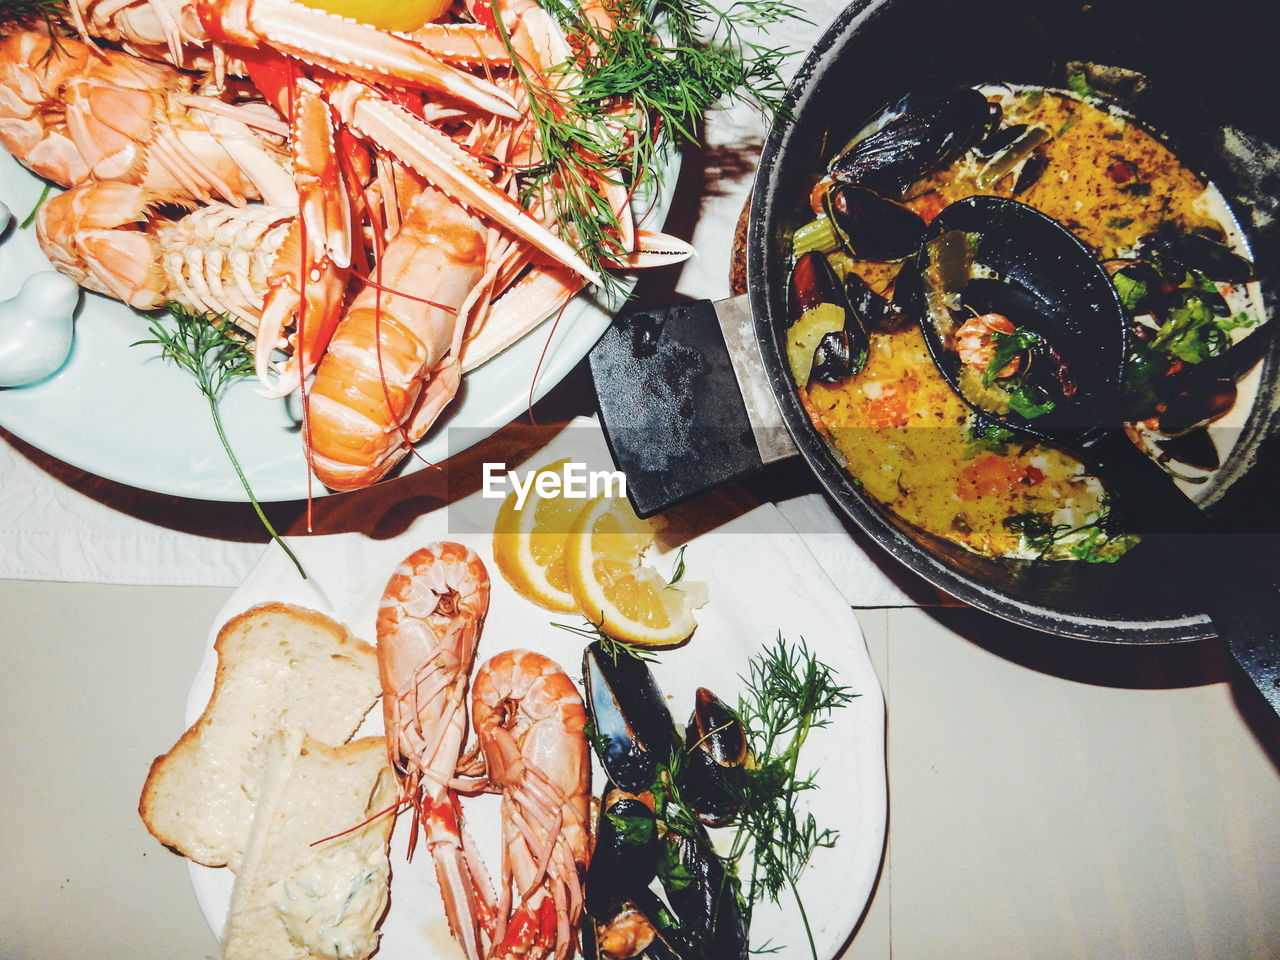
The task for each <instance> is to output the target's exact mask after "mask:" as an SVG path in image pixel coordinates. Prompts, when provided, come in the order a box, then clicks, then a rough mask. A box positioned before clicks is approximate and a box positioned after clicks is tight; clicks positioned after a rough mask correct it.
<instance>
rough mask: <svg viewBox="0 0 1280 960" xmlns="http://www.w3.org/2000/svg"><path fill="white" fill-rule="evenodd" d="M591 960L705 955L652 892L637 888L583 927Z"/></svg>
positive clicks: (695, 959)
mask: <svg viewBox="0 0 1280 960" xmlns="http://www.w3.org/2000/svg"><path fill="white" fill-rule="evenodd" d="M582 955H583V956H584V957H586V958H588V960H633V958H635V960H640V958H643V960H701V958H702V957H703V953H702V952H701V951H700V950H699V949H698V948H697V946H696V945H695V944H694V943H693V941H692V940H691V939H690V938H689V937H688V936H687V935H686V934H685V933H684V932H683V931H682V930H680V928H679V925H678V924H677V923H676V921H675V918H674V917H672V915H671V911H670V909H669V908H668V907H667V905H666V904H664V903H663V902H662V900H661V899H660V898H659V897H658V895H657V894H655V893H654V892H653V891H652V890H648V889H643V888H642V889H638V890H636V892H635V893H634V894H633V895H632V896H630V897H628V898H627V899H625V900H623V901H622V902H620V903H619V904H618V905H617V907H616V909H614V910H612V911H611V912H609V913H608V914H606V915H603V916H599V917H597V916H594V915H592V917H591V920H590V922H588V923H585V924H583V930H582Z"/></svg>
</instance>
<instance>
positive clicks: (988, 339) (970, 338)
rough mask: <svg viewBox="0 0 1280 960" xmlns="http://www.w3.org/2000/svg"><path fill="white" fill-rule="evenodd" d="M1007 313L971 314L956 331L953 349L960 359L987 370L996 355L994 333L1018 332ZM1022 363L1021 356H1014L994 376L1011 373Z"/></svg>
mask: <svg viewBox="0 0 1280 960" xmlns="http://www.w3.org/2000/svg"><path fill="white" fill-rule="evenodd" d="M1017 329H1018V328H1017V327H1015V326H1014V325H1013V321H1011V320H1010V319H1009V318H1008V317H1006V316H1002V315H1001V314H998V313H984V314H982V315H981V316H974V317H970V318H969V319H968V320H966V321H965V322H964V323H963V324H961V325H960V328H959V329H958V330H957V331H956V334H955V338H956V353H957V354H958V355H959V357H960V362H961V363H964V364H966V365H968V366H970V367H974V368H975V369H977V370H986V369H987V367H989V366H990V365H991V361H992V360H994V359H995V355H996V342H995V334H997V333H1000V334H1005V335H1008V334H1012V333H1015V332H1017ZM1021 367H1022V358H1021V357H1014V358H1013V359H1012V360H1010V361H1009V362H1008V363H1007V364H1005V366H1004V368H1003V369H1002V370H1001V371H1000V372H999V373H997V374H996V375H995V378H994V379H1003V378H1004V377H1012V376H1013V375H1014V374H1015V373H1017V372H1018V370H1019V369H1021Z"/></svg>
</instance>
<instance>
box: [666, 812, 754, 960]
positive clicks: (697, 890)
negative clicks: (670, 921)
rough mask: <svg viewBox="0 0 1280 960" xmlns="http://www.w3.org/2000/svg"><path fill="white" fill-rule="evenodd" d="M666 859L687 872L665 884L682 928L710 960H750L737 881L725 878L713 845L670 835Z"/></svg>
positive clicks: (704, 835)
mask: <svg viewBox="0 0 1280 960" xmlns="http://www.w3.org/2000/svg"><path fill="white" fill-rule="evenodd" d="M663 842H664V843H666V844H668V853H667V856H668V857H669V859H670V860H671V861H674V862H675V863H678V864H679V865H680V866H681V867H683V868H684V869H683V870H682V871H681V872H682V874H683V876H682V877H681V878H680V880H679V882H667V881H664V883H663V889H664V890H665V891H666V894H667V898H668V899H669V900H670V901H671V909H672V910H674V911H675V914H676V916H677V917H679V918H680V924H681V926H683V927H684V928H685V929H686V930H688V931H689V933H690V935H691V936H692V937H693V938H694V939H695V940H697V941H698V942H700V943H702V944H703V945H704V947H705V955H706V957H707V960H747V956H748V947H747V925H746V923H745V921H744V919H743V916H742V912H741V910H739V909H738V898H737V896H736V895H735V891H734V886H735V885H736V884H735V882H734V881H731V880H730V878H729V877H728V876H726V875H725V872H724V865H723V864H722V863H721V861H720V858H719V857H718V856H716V854H715V851H714V850H712V849H711V841H710V839H709V838H708V837H707V836H706V834H705V833H704V834H702V835H701V836H698V837H691V836H686V835H683V834H677V833H668V834H667V835H666V837H665V838H664V841H663Z"/></svg>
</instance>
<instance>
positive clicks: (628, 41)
mask: <svg viewBox="0 0 1280 960" xmlns="http://www.w3.org/2000/svg"><path fill="white" fill-rule="evenodd" d="M540 2H541V5H542V7H543V8H544V9H545V10H547V12H548V13H550V14H551V15H552V16H553V17H555V18H556V19H557V20H558V21H559V23H560V25H561V26H562V27H563V28H564V30H565V33H566V34H567V35H568V36H570V37H571V38H573V42H574V43H575V44H576V45H577V47H578V49H579V51H580V52H579V56H578V57H577V59H576V62H570V63H566V64H562V65H560V66H559V67H557V68H554V69H553V70H551V71H549V73H548V74H547V75H545V76H543V77H535V76H533V75H532V73H531V71H530V70H528V69H527V68H526V67H525V65H524V64H523V63H522V62H521V60H520V58H519V57H514V56H513V62H514V66H515V71H516V74H517V76H518V77H519V79H520V81H521V83H522V85H523V87H524V89H525V92H526V94H527V97H528V104H529V115H530V119H531V121H532V124H533V128H534V131H535V134H536V140H537V146H538V151H539V157H538V159H537V160H536V162H535V164H534V165H533V166H532V167H531V168H529V169H527V170H524V171H522V172H521V174H520V181H521V186H522V200H523V201H524V202H525V203H526V204H534V205H537V206H540V207H542V208H543V209H544V210H547V211H549V212H551V213H552V214H554V216H555V219H556V220H557V222H558V223H560V224H561V229H562V230H567V231H568V232H569V233H571V234H572V235H574V240H575V246H577V247H578V248H579V250H580V252H581V254H582V256H583V258H584V259H585V260H586V262H587V263H588V264H590V265H591V266H592V267H593V268H595V269H597V270H598V269H599V268H600V267H602V266H603V265H604V264H605V263H606V262H607V261H609V260H611V259H613V258H616V257H620V256H622V255H624V254H626V253H628V252H629V251H625V250H622V249H620V244H619V242H618V239H617V236H616V230H617V227H618V217H617V213H616V211H614V210H613V209H611V207H610V205H609V203H608V202H607V201H606V200H605V198H604V196H603V194H602V191H601V188H600V185H599V181H600V180H601V178H612V179H613V181H614V182H616V181H617V178H618V177H619V176H621V178H622V180H623V181H624V182H623V183H622V184H621V185H622V186H624V187H627V188H629V189H630V188H634V187H635V186H637V185H639V184H640V183H641V182H643V180H644V179H645V178H646V177H648V176H652V175H656V174H657V171H658V170H659V168H660V166H661V164H662V162H663V161H664V159H665V157H666V151H667V149H669V146H670V145H671V144H673V143H675V142H678V141H683V142H691V143H696V142H697V139H698V128H699V123H700V121H701V117H702V114H703V113H704V112H705V111H706V110H707V109H708V108H709V107H711V106H713V105H714V104H716V103H718V102H719V101H721V100H723V99H725V98H726V97H728V98H733V99H737V100H741V101H746V102H750V103H754V104H755V105H757V106H758V107H760V108H761V109H762V110H764V111H765V112H766V113H769V114H773V113H776V111H777V110H778V109H779V107H780V106H781V103H782V96H783V93H784V91H785V89H786V86H785V84H784V83H783V81H782V77H781V74H780V72H779V70H780V67H781V65H782V63H783V62H784V61H785V59H786V58H787V57H788V56H789V51H787V50H784V49H782V48H778V47H770V46H767V45H763V44H758V43H754V42H751V41H748V40H747V39H745V37H744V31H746V30H748V29H752V30H755V29H759V28H761V27H767V26H769V25H771V24H776V23H779V22H781V21H783V20H787V19H792V18H797V19H802V18H801V17H800V10H799V8H798V7H795V6H793V5H791V4H790V3H786V2H783V0H746V2H743V0H739V2H736V3H734V4H733V5H732V6H730V7H729V9H728V10H727V11H721V10H718V9H717V8H716V7H714V6H712V5H711V4H710V3H708V2H706V0H612V2H610V4H609V6H608V10H609V14H610V19H611V21H612V24H611V25H610V26H609V27H608V28H601V27H599V26H597V25H596V24H595V23H593V22H592V21H591V20H590V19H589V18H588V17H587V16H586V15H585V14H584V12H583V11H582V9H581V8H580V6H579V5H578V4H577V3H574V2H571V0H540ZM495 12H496V11H495ZM497 27H498V31H499V34H500V35H501V36H502V37H503V39H504V41H505V42H506V43H507V45H508V48H510V39H509V37H508V35H507V32H506V29H505V26H504V24H503V23H502V22H501V18H500V17H499V18H498V23H497ZM606 276H608V275H606Z"/></svg>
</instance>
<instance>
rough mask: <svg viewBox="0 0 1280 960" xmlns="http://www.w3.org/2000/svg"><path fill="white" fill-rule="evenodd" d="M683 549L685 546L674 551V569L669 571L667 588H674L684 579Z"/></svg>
mask: <svg viewBox="0 0 1280 960" xmlns="http://www.w3.org/2000/svg"><path fill="white" fill-rule="evenodd" d="M684 548H685V545H684V544H681V545H680V549H679V550H677V551H676V564H675V569H674V570H672V571H671V579H670V580H668V581H667V586H668V587H670V586H674V585H675V584H677V583H679V582H680V581H681V580H683V579H684Z"/></svg>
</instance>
